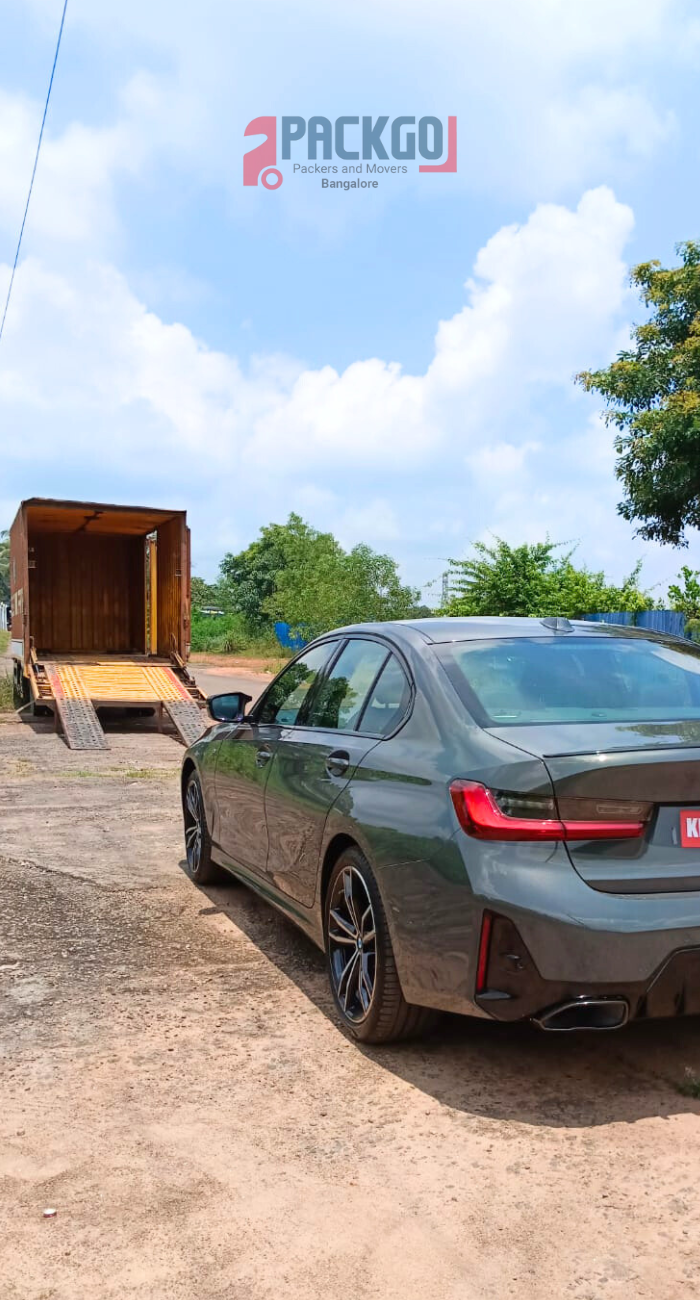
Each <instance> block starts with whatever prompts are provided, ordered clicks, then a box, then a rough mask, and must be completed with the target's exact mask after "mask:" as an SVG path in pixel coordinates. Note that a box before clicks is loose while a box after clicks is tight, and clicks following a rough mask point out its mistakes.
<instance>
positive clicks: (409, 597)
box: [265, 528, 418, 637]
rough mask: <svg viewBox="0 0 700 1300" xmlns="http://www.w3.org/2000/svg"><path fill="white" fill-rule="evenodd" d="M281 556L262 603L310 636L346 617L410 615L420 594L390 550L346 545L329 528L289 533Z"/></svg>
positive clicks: (338, 624)
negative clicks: (400, 570) (404, 578)
mask: <svg viewBox="0 0 700 1300" xmlns="http://www.w3.org/2000/svg"><path fill="white" fill-rule="evenodd" d="M285 560H286V562H285V564H284V566H283V567H282V568H281V569H279V570H278V572H277V578H276V581H275V587H274V590H273V592H272V593H271V595H270V596H269V597H268V598H267V599H266V601H265V609H266V610H267V612H268V613H269V614H270V616H271V617H272V618H273V619H274V618H277V619H281V620H283V621H284V622H286V623H290V624H291V625H292V627H293V628H298V629H299V630H300V631H301V632H302V633H303V634H304V635H306V636H308V637H311V636H318V635H319V634H320V633H321V632H326V631H328V629H329V628H332V627H341V626H343V625H344V624H346V623H364V622H376V621H379V622H381V621H383V620H385V619H392V618H408V617H409V616H410V615H411V614H412V612H413V610H414V608H415V605H416V601H417V599H418V592H417V591H415V590H414V589H413V588H412V587H407V586H404V584H403V583H402V582H401V579H400V577H399V574H398V569H397V565H396V561H395V560H393V559H392V558H391V556H390V555H380V554H378V553H377V552H376V551H373V550H372V548H371V547H370V546H366V545H364V544H361V545H359V546H355V547H353V549H352V550H351V551H344V550H343V548H342V546H341V545H340V543H339V542H338V541H337V540H336V538H335V537H334V536H333V534H332V533H319V532H316V531H315V529H312V528H307V530H306V532H305V534H301V533H300V532H299V531H298V530H297V531H296V532H295V533H294V534H290V535H289V536H288V538H287V539H286V542H285Z"/></svg>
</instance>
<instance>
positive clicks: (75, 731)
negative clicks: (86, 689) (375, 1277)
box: [46, 666, 109, 749]
mask: <svg viewBox="0 0 700 1300" xmlns="http://www.w3.org/2000/svg"><path fill="white" fill-rule="evenodd" d="M46 676H47V677H48V680H49V683H50V686H51V690H52V692H53V698H54V702H55V705H56V713H57V715H58V718H59V720H60V723H61V726H62V728H63V734H64V736H65V738H66V744H67V745H68V748H69V749H109V745H108V744H107V737H106V736H105V733H104V731H103V730H102V727H101V726H100V719H99V718H98V716H97V714H96V712H95V708H94V706H93V703H92V700H90V698H89V697H88V696H86V695H83V694H78V693H77V692H72V693H70V694H66V693H65V691H64V689H63V682H62V680H61V672H60V669H58V668H54V667H53V666H51V667H50V668H47V669H46Z"/></svg>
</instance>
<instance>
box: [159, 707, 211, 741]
mask: <svg viewBox="0 0 700 1300" xmlns="http://www.w3.org/2000/svg"><path fill="white" fill-rule="evenodd" d="M165 712H166V713H167V714H168V716H169V717H170V720H171V722H172V724H173V726H174V728H175V730H176V731H177V733H178V735H179V736H180V737H181V739H182V740H184V742H185V744H186V745H193V744H194V742H195V740H199V737H200V736H201V735H202V732H203V731H204V729H205V728H204V723H203V722H202V710H201V709H200V708H199V707H198V705H196V704H195V702H194V700H166V701H165Z"/></svg>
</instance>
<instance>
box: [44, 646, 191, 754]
mask: <svg viewBox="0 0 700 1300" xmlns="http://www.w3.org/2000/svg"><path fill="white" fill-rule="evenodd" d="M37 667H40V669H41V675H42V676H44V677H45V683H46V684H45V686H44V689H43V690H41V691H40V692H37V698H38V699H39V700H40V701H41V703H42V704H43V703H47V704H48V703H51V704H53V706H54V708H55V710H56V716H57V720H59V721H60V723H61V727H62V729H63V734H64V736H65V738H66V743H67V744H68V746H69V748H70V749H109V745H108V743H107V737H106V736H105V734H104V731H103V730H102V727H101V725H100V719H99V718H98V716H97V709H98V708H100V707H101V706H103V707H109V708H134V707H138V708H140V707H145V708H150V707H151V706H152V707H153V708H155V709H157V710H160V709H165V711H166V713H167V714H168V715H169V717H170V719H171V720H172V723H173V725H174V727H175V730H176V731H177V733H178V735H179V736H180V737H181V739H182V740H183V741H184V743H185V744H186V745H191V744H193V742H194V741H195V740H198V739H199V737H200V736H201V735H202V732H203V731H204V730H205V722H204V718H203V714H202V709H201V705H202V704H203V703H204V696H203V695H202V693H201V691H199V689H198V688H197V687H196V686H195V684H194V682H193V680H192V678H191V677H190V676H189V674H186V675H185V680H183V679H182V678H181V677H178V676H177V675H176V672H175V671H174V670H173V668H171V667H170V665H169V664H153V663H138V662H134V661H133V660H132V661H130V660H122V661H120V660H107V659H100V660H95V661H94V662H76V661H75V660H73V661H70V662H69V661H64V662H61V661H60V660H56V661H53V662H48V661H45V662H44V663H43V664H42V665H40V666H39V665H37ZM37 676H39V674H37ZM46 687H48V690H47V689H46ZM49 692H50V694H49Z"/></svg>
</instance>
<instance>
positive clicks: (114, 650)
mask: <svg viewBox="0 0 700 1300" xmlns="http://www.w3.org/2000/svg"><path fill="white" fill-rule="evenodd" d="M10 598H11V611H12V631H11V637H12V639H11V642H10V647H11V654H12V658H13V660H14V677H15V688H16V690H17V692H18V694H19V695H20V697H21V698H22V699H23V700H24V701H25V702H26V703H28V704H30V705H31V706H32V707H33V708H34V710H35V711H37V712H38V711H43V710H50V711H51V712H52V713H53V714H54V717H55V719H56V726H57V727H59V726H60V727H61V728H62V730H63V733H64V735H65V738H66V741H67V743H68V745H69V746H70V747H71V748H72V749H105V748H108V745H107V740H106V737H105V734H104V732H103V730H102V726H101V724H100V720H99V715H98V712H97V711H98V709H100V708H103V709H104V708H113V709H143V708H146V709H151V708H153V709H154V710H155V711H156V713H157V716H158V718H159V719H162V717H163V712H164V711H165V712H166V713H167V714H168V715H169V716H170V718H171V720H172V722H173V724H174V726H175V728H176V730H177V731H178V733H179V734H180V736H181V737H182V739H183V740H184V741H185V743H186V744H190V743H191V742H192V740H194V739H196V738H197V736H199V735H201V733H202V731H203V730H204V725H205V724H204V715H203V713H202V707H203V705H204V703H205V697H204V696H203V695H202V693H201V691H199V689H198V687H197V686H196V684H195V682H194V680H193V678H192V677H191V675H190V673H189V672H188V670H187V659H188V657H189V652H190V645H189V639H190V530H189V528H188V527H187V516H186V512H185V511H184V510H161V509H155V508H151V507H148V506H121V505H104V504H99V503H96V502H92V501H55V500H51V499H45V498H41V497H32V498H31V499H30V500H28V501H23V502H22V504H21V505H20V508H19V510H18V512H17V515H16V518H15V520H14V523H13V524H12V527H11V529H10Z"/></svg>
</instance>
